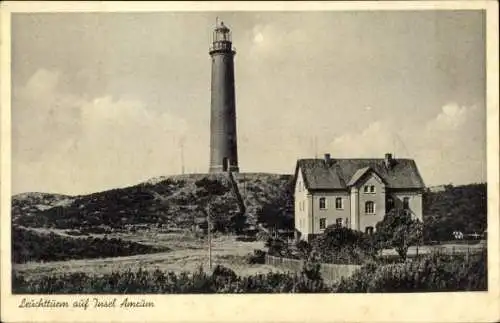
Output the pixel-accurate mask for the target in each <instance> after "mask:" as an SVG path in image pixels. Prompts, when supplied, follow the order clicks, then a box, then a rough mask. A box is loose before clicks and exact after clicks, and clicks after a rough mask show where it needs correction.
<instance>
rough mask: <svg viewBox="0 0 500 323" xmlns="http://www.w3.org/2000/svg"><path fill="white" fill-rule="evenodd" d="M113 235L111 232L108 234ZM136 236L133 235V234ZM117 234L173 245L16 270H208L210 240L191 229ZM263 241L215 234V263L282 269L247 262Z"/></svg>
mask: <svg viewBox="0 0 500 323" xmlns="http://www.w3.org/2000/svg"><path fill="white" fill-rule="evenodd" d="M107 236H108V237H111V235H107ZM132 236H133V239H130V238H132ZM116 237H120V238H122V239H127V240H128V239H130V240H133V241H136V242H139V241H142V242H145V243H152V242H154V243H155V244H156V246H159V247H161V246H164V247H168V248H170V249H172V251H169V252H161V253H154V254H147V255H135V256H127V257H113V258H102V259H81V260H69V261H55V262H46V263H40V262H29V263H25V264H13V271H14V272H16V273H20V274H23V275H25V276H26V277H39V276H45V275H50V274H59V273H76V272H86V273H94V274H105V273H111V272H113V271H120V272H121V271H126V270H129V269H131V270H137V269H138V268H147V269H160V270H164V271H173V272H182V271H194V270H196V269H197V268H198V267H199V266H200V265H203V267H205V268H207V270H208V252H207V250H208V244H207V241H206V239H197V238H195V237H194V236H193V235H192V234H189V233H184V234H182V233H165V234H162V233H153V232H146V231H142V232H136V233H134V234H131V235H130V236H129V235H121V234H117V236H116ZM263 247H264V243H263V242H262V241H255V242H242V241H236V237H234V236H216V237H215V238H214V239H213V241H212V264H213V266H215V265H217V264H221V265H224V266H227V267H230V268H232V269H233V270H234V271H235V272H236V273H237V274H238V275H253V274H256V273H267V272H270V271H274V272H277V271H281V270H279V269H277V268H276V267H273V266H268V265H260V264H247V263H246V258H245V257H246V255H247V254H248V253H251V252H253V250H254V249H262V248H263Z"/></svg>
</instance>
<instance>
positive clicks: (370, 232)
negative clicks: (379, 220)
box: [365, 227, 373, 234]
mask: <svg viewBox="0 0 500 323" xmlns="http://www.w3.org/2000/svg"><path fill="white" fill-rule="evenodd" d="M365 233H367V234H373V227H366V228H365Z"/></svg>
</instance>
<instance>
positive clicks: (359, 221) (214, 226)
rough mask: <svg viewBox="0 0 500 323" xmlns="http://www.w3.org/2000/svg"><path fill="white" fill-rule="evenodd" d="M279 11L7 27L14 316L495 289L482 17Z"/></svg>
mask: <svg viewBox="0 0 500 323" xmlns="http://www.w3.org/2000/svg"><path fill="white" fill-rule="evenodd" d="M368 3H369V2H365V4H368ZM487 3H488V2H487V1H486V2H484V3H483V5H484V4H487ZM233 4H234V3H233ZM6 7H8V4H7V6H6ZM285 7H286V6H285V5H283V7H282V9H281V10H265V9H262V10H237V9H234V10H231V9H227V8H225V9H224V7H223V6H222V5H221V9H220V10H218V9H214V7H212V8H211V9H209V8H208V7H206V9H204V10H192V11H183V10H173V11H166V10H163V11H162V10H159V11H153V10H151V11H133V10H130V11H118V10H117V11H104V10H92V11H81V12H78V11H76V10H70V11H68V12H64V11H54V12H50V11H43V12H12V13H10V44H9V46H10V50H9V62H10V74H9V76H10V80H8V79H7V82H9V81H10V85H9V87H10V98H9V100H10V101H9V103H10V109H9V113H8V114H2V116H10V121H9V122H10V125H9V134H10V135H9V139H10V141H9V143H8V145H7V147H8V149H9V155H10V161H9V162H10V165H9V166H8V167H9V169H8V172H9V176H8V181H9V184H8V190H7V191H8V197H7V198H8V201H10V204H9V205H8V206H5V205H4V204H3V203H4V201H7V198H6V199H2V230H10V238H9V240H10V241H9V243H10V246H6V245H2V254H4V250H6V249H8V251H9V252H10V254H9V255H10V256H9V258H10V259H9V258H5V257H3V258H2V260H3V261H8V262H10V265H9V268H10V269H9V270H10V273H9V275H10V276H9V280H10V281H9V285H10V290H9V291H8V293H10V294H11V295H13V296H16V297H19V299H22V301H21V303H20V304H18V305H19V307H27V308H30V307H32V308H34V307H39V308H41V307H43V308H51V307H65V305H64V304H62V303H64V301H55V300H53V298H51V297H50V296H51V295H54V296H56V295H59V296H61V295H66V296H71V295H108V296H110V295H111V296H113V295H115V296H117V297H118V296H120V295H129V296H130V295H131V296H130V297H129V296H127V298H120V299H117V298H113V297H111V298H109V297H108V298H106V299H103V298H98V297H96V298H94V297H90V298H87V301H86V302H87V305H84V304H82V305H81V306H89V307H102V308H105V307H115V306H116V307H121V308H123V307H128V308H134V307H136V308H147V307H152V306H153V303H152V302H150V301H148V299H147V296H148V295H151V296H152V295H156V296H158V295H165V294H185V295H194V294H341V295H345V294H350V295H359V294H366V295H374V294H380V293H385V294H393V293H398V294H415V293H429V294H432V293H436V292H440V293H443V292H459V293H464V294H468V293H472V292H474V293H477V292H480V293H486V294H487V293H488V292H489V291H490V292H491V291H492V288H494V289H496V288H498V286H492V285H491V281H492V278H491V277H490V280H489V275H492V274H491V273H492V272H491V270H492V269H491V267H490V268H489V266H488V258H489V257H488V247H490V249H491V248H494V250H496V251H495V252H496V257H498V246H497V245H493V246H492V245H491V241H492V240H491V239H492V238H489V237H488V233H490V234H493V235H495V240H494V241H495V242H497V237H496V236H497V235H498V228H492V227H491V223H489V219H491V217H495V219H496V220H495V221H496V222H495V225H496V224H498V207H496V208H493V209H491V208H490V206H491V205H492V204H491V203H492V202H491V198H489V196H490V195H489V194H491V193H492V192H494V193H495V192H496V194H497V193H498V179H497V177H495V176H497V170H494V172H493V173H491V172H490V167H498V163H497V165H489V163H488V162H489V160H490V159H489V157H488V156H489V154H491V153H493V154H495V151H490V150H489V148H488V147H489V146H488V145H489V141H490V140H492V139H491V138H489V137H488V135H487V134H488V131H487V130H488V129H487V124H488V119H489V118H490V116H493V117H496V118H497V119H498V106H496V107H491V106H488V104H489V103H488V102H489V99H488V98H489V95H490V93H488V82H487V81H488V77H487V76H488V71H489V69H488V64H487V63H488V62H491V59H493V60H494V61H495V62H496V66H497V67H498V62H497V61H498V57H496V58H495V57H493V58H490V57H489V56H488V55H487V48H488V46H487V44H488V42H487V40H488V37H487V36H488V35H487V25H488V22H489V21H488V17H491V15H490V16H488V15H487V10H486V9H484V8H483V9H481V8H478V9H460V10H459V9H458V8H457V9H434V10H433V9H432V8H431V9H426V10H412V9H399V10H382V9H381V10H377V8H376V7H373V9H372V10H366V9H363V8H361V7H360V8H359V9H356V8H351V9H346V10H306V9H305V8H304V9H302V10H285ZM2 9H3V8H2ZM496 19H497V21H496V23H497V24H498V16H496ZM497 26H498V25H497ZM496 32H498V31H496ZM496 38H497V37H496ZM2 42H3V40H2ZM2 45H4V44H2ZM497 45H498V43H497ZM497 53H498V52H497ZM2 73H3V72H2ZM496 73H497V74H496V77H498V71H496ZM2 76H3V75H2ZM3 82H4V80H2V83H3ZM3 102H5V101H3ZM496 102H498V101H496ZM3 109H4V107H2V110H3ZM4 124H5V122H2V126H3V125H4ZM496 126H497V127H498V125H496ZM2 131H3V130H2ZM2 134H4V132H2ZM497 134H498V133H497ZM3 139H5V138H3ZM493 140H495V141H496V142H498V138H493ZM3 141H4V140H2V142H3ZM5 147H6V146H5V144H4V143H3V147H2V155H3V154H4V152H5V150H6V149H7V148H5ZM496 153H497V156H496V157H495V158H498V150H497V152H496ZM2 160H4V159H2ZM494 160H497V161H498V159H494ZM4 166H5V165H3V164H2V167H4ZM6 167H7V166H6ZM4 174H6V172H4V171H3V172H2V175H4ZM492 176H493V177H492ZM4 178H6V177H3V178H2V181H3V182H4V183H2V187H3V188H5V187H6V186H4V184H5V181H4V180H3V179H4ZM492 180H493V182H492ZM491 185H493V188H491V187H490V186H491ZM492 189H494V191H492ZM5 194H6V191H5V190H4V189H2V196H4V195H5ZM496 198H498V196H497V197H496ZM493 203H497V202H493ZM495 205H497V204H493V206H495ZM5 210H7V211H8V212H9V214H7V215H6V214H4V211H5ZM492 212H493V215H492V214H491V213H492ZM8 222H10V223H8ZM7 227H8V228H7ZM3 232H4V231H2V233H3ZM489 241H490V243H488V242H489ZM490 251H491V250H490ZM489 255H490V257H491V252H490V254H489ZM4 256H5V254H4ZM496 259H497V258H496ZM490 263H491V260H490ZM497 265H498V264H497ZM5 268H6V267H2V271H4V270H5ZM495 270H496V269H495ZM2 275H4V274H2ZM493 275H494V278H493V279H495V283H498V274H497V271H495V272H494V273H493ZM489 281H490V284H489V283H488V282H489ZM2 283H4V281H2ZM4 288H5V287H4ZM134 295H135V296H141V295H145V297H144V298H141V297H134ZM453 295H456V294H455V293H453ZM42 296H43V297H42ZM311 297H313V296H311ZM108 299H111V301H108ZM113 299H114V300H113ZM68 302H69V305H70V306H71V302H70V301H68ZM113 302H115V303H113ZM73 306H75V305H73ZM156 306H159V305H158V304H156Z"/></svg>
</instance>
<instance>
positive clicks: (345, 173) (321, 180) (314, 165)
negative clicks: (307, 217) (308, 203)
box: [295, 158, 425, 190]
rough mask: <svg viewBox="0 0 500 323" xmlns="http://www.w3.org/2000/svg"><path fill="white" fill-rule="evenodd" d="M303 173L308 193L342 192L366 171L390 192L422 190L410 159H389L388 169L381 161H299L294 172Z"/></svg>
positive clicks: (420, 180)
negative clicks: (311, 191)
mask: <svg viewBox="0 0 500 323" xmlns="http://www.w3.org/2000/svg"><path fill="white" fill-rule="evenodd" d="M299 169H300V171H301V172H302V177H303V178H304V183H305V186H306V188H307V189H309V190H331V189H345V188H347V187H349V186H352V185H354V184H355V183H356V182H358V181H359V180H360V179H361V178H362V177H363V176H364V175H365V174H367V173H368V172H369V171H373V172H375V173H376V174H377V175H378V176H379V177H380V178H381V179H382V180H383V181H384V182H385V184H386V185H387V186H388V187H389V188H394V189H398V188H399V189H403V188H404V189H422V188H424V187H425V185H424V181H423V180H422V177H421V176H420V173H419V171H418V168H417V165H416V163H415V161H414V160H413V159H396V158H393V159H392V163H391V167H390V168H387V167H386V165H385V160H384V159H383V158H380V159H376V158H375V159H353V158H341V159H331V160H330V162H329V163H327V162H326V161H325V160H324V159H299V160H298V161H297V165H296V169H295V179H296V178H297V175H298V171H299Z"/></svg>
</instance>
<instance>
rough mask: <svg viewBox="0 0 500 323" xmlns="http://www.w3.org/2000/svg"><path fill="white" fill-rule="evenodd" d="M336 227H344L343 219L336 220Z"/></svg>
mask: <svg viewBox="0 0 500 323" xmlns="http://www.w3.org/2000/svg"><path fill="white" fill-rule="evenodd" d="M335 225H336V226H338V227H341V226H342V218H337V219H336V220H335Z"/></svg>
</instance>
